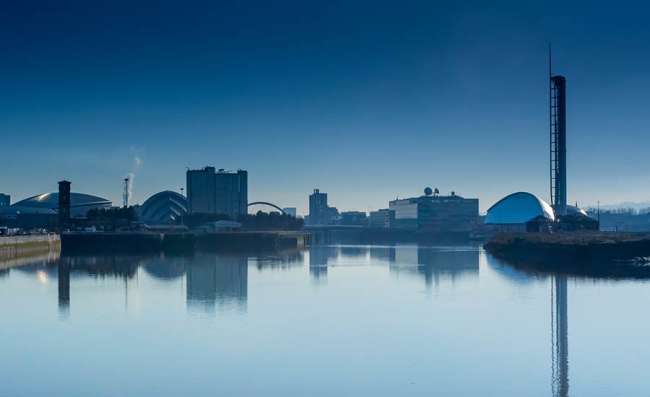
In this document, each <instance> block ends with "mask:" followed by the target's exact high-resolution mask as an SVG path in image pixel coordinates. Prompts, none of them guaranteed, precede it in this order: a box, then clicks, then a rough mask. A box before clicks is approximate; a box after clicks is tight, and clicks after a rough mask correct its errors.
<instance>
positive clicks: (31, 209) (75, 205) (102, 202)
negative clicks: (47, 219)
mask: <svg viewBox="0 0 650 397" xmlns="http://www.w3.org/2000/svg"><path fill="white" fill-rule="evenodd" d="M111 205H112V203H111V202H110V201H109V200H107V199H105V198H101V197H97V196H93V195H90V194H83V193H70V213H71V215H72V216H85V215H86V212H88V211H89V210H91V209H93V208H108V207H110V206H111ZM58 209H59V193H58V192H54V193H44V194H39V195H37V196H32V197H29V198H26V199H24V200H21V201H18V202H16V203H14V204H12V205H11V206H10V207H8V208H7V209H6V210H5V211H6V212H12V213H18V212H20V213H23V214H24V213H30V214H56V213H57V212H58Z"/></svg>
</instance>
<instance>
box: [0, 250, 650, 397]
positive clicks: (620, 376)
mask: <svg viewBox="0 0 650 397" xmlns="http://www.w3.org/2000/svg"><path fill="white" fill-rule="evenodd" d="M12 265H20V266H17V267H13V268H11V269H10V270H6V269H5V270H0V313H1V314H2V316H1V317H0V318H1V319H0V396H3V397H5V396H190V395H191V396H214V395H221V396H419V395H427V396H429V395H436V396H552V395H560V396H562V395H571V396H648V395H650V376H648V369H649V368H650V364H648V360H650V320H648V318H647V317H648V316H647V313H648V304H649V303H650V285H649V284H648V283H645V282H642V281H614V280H587V279H571V278H569V279H567V278H565V277H559V276H553V275H537V276H533V275H530V274H526V273H522V272H520V271H517V270H514V269H513V268H511V267H510V266H508V265H505V264H503V263H501V262H499V261H498V260H496V259H494V258H492V257H490V256H489V255H488V254H486V253H485V252H483V251H481V250H480V249H479V248H477V247H428V248H427V247H416V246H397V247H388V246H384V247H381V246H376V247H375V246H371V247H368V246H337V247H321V248H312V249H310V250H308V251H304V252H288V253H276V254H273V255H261V256H260V255H217V254H197V255H195V256H193V257H164V256H157V257H134V256H111V257H109V256H103V257H70V258H61V259H58V258H56V256H50V257H49V258H48V257H44V258H40V259H39V260H36V261H28V264H24V263H21V262H20V261H17V262H15V263H12ZM4 266H6V264H5V265H4ZM1 267H2V265H0V268H1Z"/></svg>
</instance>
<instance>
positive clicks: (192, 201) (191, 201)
mask: <svg viewBox="0 0 650 397" xmlns="http://www.w3.org/2000/svg"><path fill="white" fill-rule="evenodd" d="M215 175H216V173H215V168H214V167H205V168H203V169H201V170H187V173H186V175H185V176H186V182H185V183H186V191H187V206H188V212H189V213H190V214H216V213H217V210H216V208H217V207H216V205H217V190H216V179H215Z"/></svg>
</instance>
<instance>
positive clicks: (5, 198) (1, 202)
mask: <svg viewBox="0 0 650 397" xmlns="http://www.w3.org/2000/svg"><path fill="white" fill-rule="evenodd" d="M10 205H11V196H10V195H8V194H3V193H0V207H9V206H10Z"/></svg>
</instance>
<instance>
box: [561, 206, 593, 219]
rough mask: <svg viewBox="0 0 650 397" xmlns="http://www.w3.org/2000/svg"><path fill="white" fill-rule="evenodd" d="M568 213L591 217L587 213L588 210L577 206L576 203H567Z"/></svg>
mask: <svg viewBox="0 0 650 397" xmlns="http://www.w3.org/2000/svg"><path fill="white" fill-rule="evenodd" d="M566 214H567V215H576V216H586V217H589V214H587V211H585V210H583V209H582V208H580V207H577V206H575V205H567V206H566Z"/></svg>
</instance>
